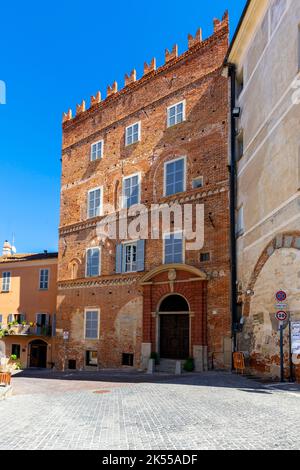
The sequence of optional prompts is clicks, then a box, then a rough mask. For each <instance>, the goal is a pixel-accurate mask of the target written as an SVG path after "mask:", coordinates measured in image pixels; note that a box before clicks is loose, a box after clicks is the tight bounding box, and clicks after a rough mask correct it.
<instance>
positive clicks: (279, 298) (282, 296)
mask: <svg viewBox="0 0 300 470" xmlns="http://www.w3.org/2000/svg"><path fill="white" fill-rule="evenodd" d="M286 297H287V295H286V292H284V291H283V290H280V291H278V292H276V299H277V301H278V302H284V301H285V300H286Z"/></svg>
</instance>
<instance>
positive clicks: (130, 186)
mask: <svg viewBox="0 0 300 470" xmlns="http://www.w3.org/2000/svg"><path fill="white" fill-rule="evenodd" d="M139 202H140V175H139V174H135V175H131V176H128V177H125V178H123V207H124V208H126V209H129V207H131V206H134V205H135V204H138V203H139Z"/></svg>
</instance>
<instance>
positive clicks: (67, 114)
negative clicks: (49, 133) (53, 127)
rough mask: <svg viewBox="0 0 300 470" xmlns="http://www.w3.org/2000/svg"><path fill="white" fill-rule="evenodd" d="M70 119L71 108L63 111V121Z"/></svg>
mask: <svg viewBox="0 0 300 470" xmlns="http://www.w3.org/2000/svg"><path fill="white" fill-rule="evenodd" d="M71 119H72V109H69V111H68V112H67V113H63V122H67V121H70V120H71Z"/></svg>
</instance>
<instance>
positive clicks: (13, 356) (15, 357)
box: [10, 354, 18, 361]
mask: <svg viewBox="0 0 300 470" xmlns="http://www.w3.org/2000/svg"><path fill="white" fill-rule="evenodd" d="M17 359H18V357H17V355H16V354H12V355H11V356H10V360H11V361H16V360H17Z"/></svg>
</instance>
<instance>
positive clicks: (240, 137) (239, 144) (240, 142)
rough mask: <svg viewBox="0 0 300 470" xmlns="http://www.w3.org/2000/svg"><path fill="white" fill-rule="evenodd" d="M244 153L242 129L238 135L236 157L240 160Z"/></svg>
mask: <svg viewBox="0 0 300 470" xmlns="http://www.w3.org/2000/svg"><path fill="white" fill-rule="evenodd" d="M243 155H244V133H243V131H242V130H241V131H240V132H239V133H238V135H237V137H236V158H237V160H240V159H241V158H242V156H243Z"/></svg>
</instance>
